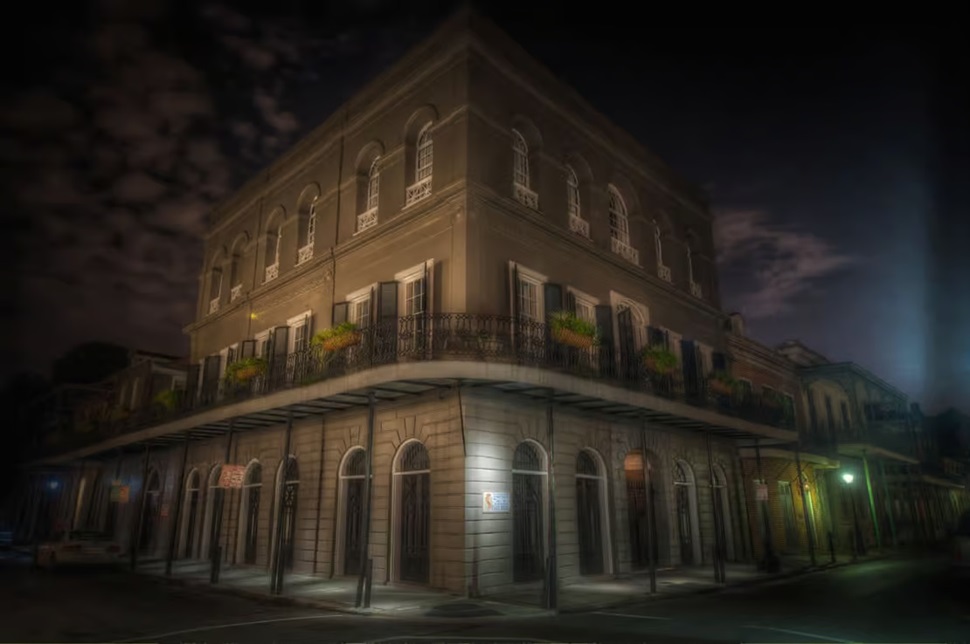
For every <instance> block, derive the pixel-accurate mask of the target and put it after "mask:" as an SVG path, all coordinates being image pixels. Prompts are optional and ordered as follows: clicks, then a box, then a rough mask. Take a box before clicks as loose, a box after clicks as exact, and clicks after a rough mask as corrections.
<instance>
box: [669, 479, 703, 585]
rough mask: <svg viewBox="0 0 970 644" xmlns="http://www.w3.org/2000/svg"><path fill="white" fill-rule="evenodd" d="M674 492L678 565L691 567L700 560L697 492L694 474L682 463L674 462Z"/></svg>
mask: <svg viewBox="0 0 970 644" xmlns="http://www.w3.org/2000/svg"><path fill="white" fill-rule="evenodd" d="M674 492H675V500H676V506H677V536H678V538H679V541H680V563H681V564H682V565H685V566H687V565H691V564H693V563H695V562H696V561H697V560H698V559H700V542H699V541H697V540H696V539H695V538H694V535H695V534H697V533H698V523H699V521H698V516H697V490H696V489H695V487H694V472H693V471H692V470H691V469H690V466H689V465H687V464H686V463H684V462H683V461H675V462H674Z"/></svg>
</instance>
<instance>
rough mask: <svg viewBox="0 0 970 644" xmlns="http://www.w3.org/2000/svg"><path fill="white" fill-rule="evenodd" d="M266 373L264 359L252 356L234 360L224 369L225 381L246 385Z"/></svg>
mask: <svg viewBox="0 0 970 644" xmlns="http://www.w3.org/2000/svg"><path fill="white" fill-rule="evenodd" d="M264 373H266V358H261V357H259V356H252V357H249V358H243V359H242V360H236V361H235V362H233V363H232V364H230V365H229V366H227V367H226V380H228V381H230V382H238V383H247V382H249V381H250V380H252V379H253V378H255V377H256V376H261V375H263V374H264Z"/></svg>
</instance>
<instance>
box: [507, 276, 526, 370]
mask: <svg viewBox="0 0 970 644" xmlns="http://www.w3.org/2000/svg"><path fill="white" fill-rule="evenodd" d="M509 317H510V318H511V321H510V324H509V332H510V333H511V334H512V352H513V354H514V355H515V356H516V357H518V356H519V355H520V351H521V348H522V346H523V342H522V338H521V337H520V336H521V333H520V331H519V267H518V265H517V264H516V263H515V262H509Z"/></svg>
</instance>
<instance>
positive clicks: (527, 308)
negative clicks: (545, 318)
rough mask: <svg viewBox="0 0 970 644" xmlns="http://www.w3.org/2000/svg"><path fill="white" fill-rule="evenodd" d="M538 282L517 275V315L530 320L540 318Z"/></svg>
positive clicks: (534, 320) (533, 320)
mask: <svg viewBox="0 0 970 644" xmlns="http://www.w3.org/2000/svg"><path fill="white" fill-rule="evenodd" d="M540 288H541V286H540V284H539V283H538V282H536V281H535V280H533V279H531V278H528V277H523V276H521V275H520V276H519V317H520V318H522V319H524V320H529V321H530V322H539V321H540V320H541V319H542V305H541V302H540V300H539V289H540Z"/></svg>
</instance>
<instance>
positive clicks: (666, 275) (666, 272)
mask: <svg viewBox="0 0 970 644" xmlns="http://www.w3.org/2000/svg"><path fill="white" fill-rule="evenodd" d="M657 277H659V278H660V279H662V280H663V281H665V282H672V281H674V276H673V275H672V274H671V272H670V267H669V266H664V265H663V264H661V265H660V266H658V267H657Z"/></svg>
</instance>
